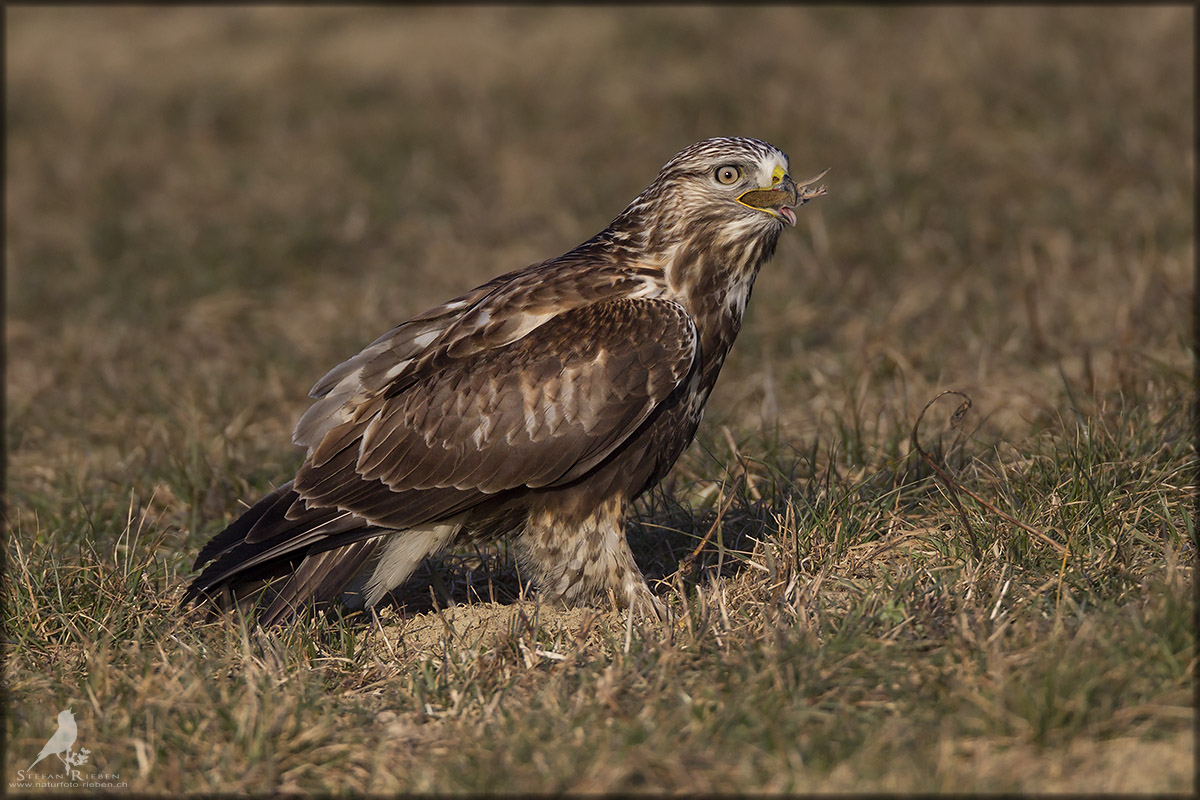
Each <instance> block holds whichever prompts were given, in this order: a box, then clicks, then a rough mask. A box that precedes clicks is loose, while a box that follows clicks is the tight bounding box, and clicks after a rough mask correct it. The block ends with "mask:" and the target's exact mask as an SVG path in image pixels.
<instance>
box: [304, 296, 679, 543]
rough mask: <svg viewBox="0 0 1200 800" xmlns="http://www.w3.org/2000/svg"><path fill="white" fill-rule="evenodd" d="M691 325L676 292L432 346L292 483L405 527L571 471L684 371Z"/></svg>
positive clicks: (599, 456) (609, 446)
mask: <svg viewBox="0 0 1200 800" xmlns="http://www.w3.org/2000/svg"><path fill="white" fill-rule="evenodd" d="M696 338H697V337H696V330H695V326H694V324H693V323H692V321H691V319H690V318H689V317H688V316H687V314H686V312H685V311H684V310H683V309H682V307H680V306H679V305H677V304H676V303H674V302H671V301H668V300H662V299H629V298H625V299H620V300H606V301H602V302H599V303H594V304H592V305H588V306H583V307H579V308H573V309H570V310H567V311H565V312H563V313H560V314H558V315H557V316H555V317H553V318H551V319H549V320H548V321H546V322H544V323H543V324H541V325H540V326H538V327H537V328H535V329H533V330H532V331H531V332H529V333H528V334H526V335H525V336H524V337H523V338H521V339H518V340H517V341H515V342H507V343H505V344H503V345H502V346H499V347H493V348H491V349H483V348H481V347H478V346H473V347H464V350H465V351H466V352H468V353H469V357H467V358H453V357H449V356H445V357H440V358H439V357H435V358H431V360H430V363H431V364H436V365H437V367H436V369H433V370H430V371H427V372H426V374H425V375H424V376H423V377H422V378H421V379H419V380H417V381H416V382H415V383H412V384H411V385H409V386H408V387H407V388H406V389H405V390H404V391H402V392H400V393H399V394H396V395H394V396H390V395H389V392H387V391H386V390H385V391H384V392H382V393H380V394H378V395H376V396H375V397H373V398H371V399H369V400H366V401H365V402H362V403H361V404H360V405H359V407H358V409H357V411H356V413H355V414H354V415H353V417H352V418H351V419H349V420H347V421H346V422H344V423H341V424H339V425H337V426H336V427H334V428H333V429H331V430H330V431H329V432H328V433H327V434H326V436H325V437H324V439H323V440H322V441H321V442H320V443H318V444H317V446H316V447H315V448H314V449H313V451H312V453H311V455H310V457H309V459H308V460H307V461H306V462H305V464H304V466H303V467H301V469H300V472H299V473H298V474H297V476H296V481H295V488H296V491H297V492H298V493H299V494H300V496H301V497H303V498H305V500H306V501H307V502H308V503H309V504H310V505H317V506H327V507H337V508H341V509H346V510H349V511H353V512H354V513H355V514H357V515H359V516H361V517H363V518H364V519H366V520H368V521H369V522H371V523H373V524H375V525H380V526H385V527H390V528H405V527H411V526H414V525H420V524H423V523H425V522H429V521H431V520H432V519H436V518H437V517H438V516H441V515H443V514H444V513H446V512H445V509H446V508H447V507H451V508H461V507H463V506H464V504H465V503H469V498H470V497H475V498H476V502H480V501H482V500H484V499H486V497H487V496H488V495H492V494H495V493H497V492H501V491H505V490H511V489H516V488H520V487H530V488H535V487H544V486H553V485H558V484H561V483H567V482H569V481H572V480H575V479H577V478H579V477H581V476H582V475H584V474H585V473H586V472H587V471H588V470H590V469H591V468H592V467H594V466H595V465H596V464H597V463H599V462H600V461H601V460H603V458H604V457H605V456H607V455H608V454H609V453H611V452H612V451H613V450H614V449H615V448H616V447H617V446H618V445H620V443H621V442H622V441H624V440H625V439H626V438H627V437H628V436H629V435H630V434H632V433H633V432H634V431H635V430H636V429H637V427H638V426H639V425H640V424H641V423H642V422H643V421H644V420H645V419H646V418H647V417H648V416H649V415H650V413H651V412H652V411H653V409H654V408H655V407H656V406H657V405H658V404H659V403H661V402H662V401H663V400H665V399H666V398H667V397H668V396H669V395H670V394H671V392H673V391H675V389H676V388H677V387H678V386H679V385H680V383H681V382H683V381H684V379H685V378H686V376H687V375H688V374H689V372H690V371H691V369H692V366H693V362H694V360H695V356H696V347H697V345H696ZM458 341H461V340H458ZM426 494H429V495H432V496H431V497H424V496H422V497H421V498H420V499H421V500H422V501H423V502H411V501H413V500H416V499H417V498H416V497H414V496H413V495H426ZM406 495H407V498H406V497H405V496H406ZM435 498H441V499H440V501H438V500H435ZM400 499H407V500H409V501H410V502H408V503H403V504H398V503H396V501H397V500H400ZM468 507H469V506H468ZM431 514H432V515H436V516H431Z"/></svg>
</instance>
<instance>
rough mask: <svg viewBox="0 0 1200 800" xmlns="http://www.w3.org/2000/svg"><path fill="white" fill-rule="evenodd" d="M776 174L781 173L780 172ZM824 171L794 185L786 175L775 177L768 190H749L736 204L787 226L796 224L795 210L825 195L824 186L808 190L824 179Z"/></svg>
mask: <svg viewBox="0 0 1200 800" xmlns="http://www.w3.org/2000/svg"><path fill="white" fill-rule="evenodd" d="M778 172H781V173H782V170H779V171H778ZM826 172H829V170H827V169H826V170H824V171H822V172H820V173H819V174H817V175H814V176H812V177H811V178H809V179H807V180H805V181H801V182H800V183H796V182H795V181H794V180H792V176H791V175H788V174H787V173H783V174H782V175H778V174H777V175H776V177H775V181H774V185H772V186H771V188H769V189H751V190H750V191H748V192H745V193H743V194H741V195H740V196H738V202H739V203H741V204H742V205H744V206H747V207H748V208H754V209H758V210H759V211H765V212H767V213H768V214H770V215H771V216H773V217H779V218H780V219H782V220H783V221H784V222H786V223H787V224H788V225H795V224H796V209H797V208H799V207H800V206H802V205H804V204H805V203H807V202H808V201H809V200H812V199H813V198H814V197H820V196H821V195H823V194H826V193H827V190H826V188H825V187H824V186H818V187H816V188H810V187H811V186H812V184H814V183H816V182H817V181H819V180H821V178H824V177H825V173H826Z"/></svg>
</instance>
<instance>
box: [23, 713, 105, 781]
mask: <svg viewBox="0 0 1200 800" xmlns="http://www.w3.org/2000/svg"><path fill="white" fill-rule="evenodd" d="M78 736H79V728H78V726H77V725H76V724H75V715H74V714H73V713H72V712H71V709H69V708H68V709H67V710H65V711H60V712H58V730H56V731H55V732H54V735H53V736H51V737H50V741H48V742H46V746H45V747H43V748H42V752H40V753H38V757H37V758H36V759H34V761H33V763H32V764H30V765H29V770H32V769H33V768H34V767H35V766H37V763H38V762H39V761H41V760H42V759H43V758H45V757H46V756H58V759H59V761H62V762H63V772H68V773H69V772H70V771H71V767H76V766H79V765H80V764H83V763H84V762H86V761H87V760H88V756H89V755H91V751H90V750H87V749H84V748H80V749H79V751H78V752H73V751H72V750H71V748H72V747H73V746H74V744H75V739H76V738H77V737H78ZM27 771H28V770H27Z"/></svg>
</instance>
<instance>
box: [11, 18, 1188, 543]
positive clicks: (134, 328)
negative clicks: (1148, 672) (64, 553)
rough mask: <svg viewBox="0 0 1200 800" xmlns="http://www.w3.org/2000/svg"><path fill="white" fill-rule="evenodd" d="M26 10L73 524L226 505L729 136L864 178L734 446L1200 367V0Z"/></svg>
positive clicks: (32, 330)
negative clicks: (323, 415)
mask: <svg viewBox="0 0 1200 800" xmlns="http://www.w3.org/2000/svg"><path fill="white" fill-rule="evenodd" d="M6 19H7V52H6V57H7V86H6V89H7V92H6V111H7V115H6V120H7V157H8V161H7V163H8V170H7V181H6V186H5V190H6V202H7V212H8V213H7V217H6V250H5V256H6V266H7V270H6V289H7V299H6V312H7V323H6V342H7V348H8V371H7V381H6V387H7V400H8V415H7V416H8V420H7V424H8V450H9V458H10V461H9V466H10V472H9V482H10V490H11V492H12V497H13V499H14V501H15V502H16V504H17V505H18V506H22V505H25V506H28V507H33V508H39V507H40V508H42V509H43V511H47V510H48V509H51V508H55V507H57V508H58V511H57V512H55V513H54V514H52V515H51V519H57V520H61V521H63V522H64V523H69V522H70V520H72V519H76V517H77V515H78V514H79V513H80V512H78V511H70V510H64V509H63V508H62V507H61V503H58V502H57V501H56V500H55V498H62V497H66V496H71V495H74V496H76V497H79V496H83V497H92V498H93V500H94V502H95V503H96V504H97V505H99V506H105V505H108V504H113V503H115V504H116V505H117V506H122V507H123V505H124V504H125V503H126V502H127V501H126V500H125V499H122V497H121V494H122V493H124V492H126V491H127V490H128V487H131V486H133V487H136V488H137V489H138V491H139V492H141V493H150V492H151V491H154V492H155V493H156V494H157V497H158V502H159V503H160V504H161V503H165V505H166V507H167V508H168V509H169V514H173V515H175V519H176V520H177V521H178V522H179V523H180V525H182V526H186V527H192V526H196V525H198V526H200V527H203V528H205V529H206V530H208V531H210V532H211V529H212V528H215V527H220V525H221V524H222V522H223V521H224V518H225V516H226V515H228V514H229V513H231V511H230V510H231V509H232V508H233V506H234V501H235V499H236V498H238V497H248V496H249V495H251V494H253V493H254V492H255V491H257V490H260V489H262V488H265V487H266V486H268V485H271V484H273V483H275V482H278V481H280V480H282V479H283V478H285V477H286V474H287V471H288V470H289V469H290V468H292V467H294V466H295V464H296V463H297V459H298V456H299V453H298V452H297V451H296V450H295V448H292V447H291V445H290V444H289V433H290V428H291V425H292V424H293V422H294V420H295V419H296V418H297V417H298V415H299V414H300V413H301V412H302V411H303V409H304V408H305V407H306V399H305V395H306V392H307V390H308V388H309V387H310V386H311V385H312V383H313V382H314V381H315V380H316V379H317V378H318V377H320V376H321V375H322V374H323V373H324V372H325V370H326V369H328V368H329V367H330V366H332V365H333V364H335V363H337V362H339V361H340V360H342V359H344V358H346V357H348V356H350V355H351V354H353V353H354V352H356V351H357V350H358V349H359V348H360V347H362V346H363V345H365V344H366V343H367V342H369V341H370V340H372V339H373V338H374V337H375V336H377V335H378V334H380V333H381V332H383V331H384V330H387V329H388V328H389V327H391V326H392V325H395V324H397V323H398V322H400V321H402V320H404V319H406V318H407V317H408V316H410V315H412V314H414V313H418V312H420V311H422V310H424V309H425V308H427V307H429V306H431V305H433V304H436V303H439V302H441V301H443V300H445V299H447V298H449V297H451V296H454V295H456V294H458V293H460V292H462V291H464V290H466V289H469V288H471V287H473V286H475V285H477V284H478V283H480V282H482V281H484V280H486V279H488V278H490V277H492V276H493V275H495V274H499V273H500V272H504V271H507V270H510V269H514V268H517V267H520V266H523V265H525V264H528V263H531V262H534V261H539V260H541V259H544V258H547V257H551V256H554V255H556V254H558V253H561V252H563V251H565V250H567V249H568V248H570V247H571V246H573V245H574V244H576V243H578V242H579V241H582V240H583V239H585V238H587V237H588V236H590V235H592V234H593V233H595V232H596V231H598V230H600V229H601V228H602V227H603V226H604V225H605V224H606V223H607V222H608V221H609V220H610V219H611V218H612V217H613V216H615V215H616V214H617V213H618V212H619V211H620V210H621V209H622V208H623V207H624V206H625V204H626V203H627V202H628V201H629V200H631V199H632V198H633V197H634V196H635V195H636V194H637V193H638V192H639V191H640V190H641V189H642V188H643V187H644V186H646V185H647V184H648V183H650V181H651V180H653V178H654V176H655V174H656V173H657V170H658V169H659V167H660V166H661V165H662V164H663V163H664V162H665V161H666V160H667V159H668V158H669V157H670V156H671V155H673V154H674V153H675V152H677V151H678V150H680V149H681V148H683V147H685V146H686V145H688V144H691V143H692V142H695V141H697V140H699V139H702V138H705V137H708V136H713V135H744V136H754V137H758V138H762V139H765V140H768V141H770V142H772V143H774V144H776V145H778V146H779V147H781V148H782V149H784V150H785V151H786V152H787V153H789V155H790V157H791V163H792V171H793V174H794V175H796V176H797V177H805V176H808V175H810V174H814V173H816V172H818V171H820V170H822V169H824V168H826V167H828V168H829V169H830V172H829V175H828V177H827V179H826V182H827V184H828V186H829V189H830V193H829V195H828V196H827V197H825V198H822V199H821V200H820V201H818V202H815V203H812V204H810V205H809V206H807V207H805V208H804V209H803V211H802V213H801V215H800V223H799V225H798V227H797V228H796V229H795V230H789V231H787V232H786V235H785V237H784V239H783V240H782V242H781V246H780V248H779V252H778V254H777V256H776V258H775V260H774V261H773V262H772V263H771V264H770V265H769V267H768V268H767V269H766V270H764V272H763V274H762V275H761V277H760V279H759V283H758V286H757V290H756V292H755V296H754V298H753V300H752V302H751V304H750V313H749V317H748V320H747V324H746V328H745V329H744V331H743V334H742V338H741V340H740V341H739V342H738V345H737V347H735V349H734V352H733V356H732V359H731V360H730V362H729V363H728V364H727V366H726V368H725V369H726V373H725V377H724V378H723V379H722V381H721V382H720V383H719V384H718V388H717V391H716V393H715V394H714V397H713V399H712V401H711V403H710V411H709V415H708V420H709V424H708V425H706V426H705V427H704V428H703V432H702V434H701V439H702V441H703V442H707V446H709V447H711V448H718V449H719V448H723V447H725V443H726V442H727V441H729V439H730V437H726V436H724V435H723V434H722V433H721V428H722V427H725V428H728V429H729V430H730V431H731V432H732V436H731V438H732V439H733V440H736V441H742V440H743V439H744V438H745V437H752V436H755V435H758V434H759V433H762V432H769V433H770V434H771V435H776V436H779V437H781V438H782V439H783V440H784V441H786V442H792V443H795V444H797V445H798V446H805V444H806V443H809V442H813V441H820V440H823V439H827V438H831V437H832V436H833V434H831V433H830V431H831V428H835V429H838V430H839V431H840V433H839V434H838V435H840V436H843V437H845V436H847V435H848V434H847V430H848V429H857V433H855V436H856V437H857V441H858V444H859V445H860V446H865V447H866V448H867V449H868V450H869V449H870V448H873V447H874V448H878V447H885V446H886V447H892V446H893V445H895V443H896V442H898V441H901V440H903V439H904V438H905V436H906V435H907V430H908V427H909V426H910V425H911V424H912V421H913V419H914V417H915V415H916V413H917V412H918V411H919V410H920V408H921V406H922V405H923V404H924V403H925V401H926V400H928V399H929V398H930V397H931V396H932V395H933V394H934V393H936V392H937V391H939V390H941V389H944V388H958V389H965V390H968V391H970V392H971V394H972V396H973V397H974V398H975V400H976V412H977V413H978V416H977V418H976V423H975V424H976V426H977V428H978V430H977V433H978V435H980V436H986V435H990V436H992V437H993V438H995V437H1002V438H1008V439H1012V440H1020V439H1021V438H1022V437H1025V436H1028V435H1030V434H1032V433H1035V432H1036V431H1037V430H1038V429H1039V428H1040V427H1042V426H1045V425H1047V424H1051V423H1053V421H1054V420H1056V419H1058V418H1060V417H1062V416H1063V415H1064V414H1068V415H1069V414H1071V413H1074V412H1078V413H1083V414H1087V413H1092V412H1093V411H1095V410H1096V409H1097V408H1100V407H1102V406H1103V405H1104V404H1105V403H1106V402H1109V401H1111V400H1112V399H1113V398H1119V397H1130V396H1136V397H1137V398H1139V401H1140V402H1145V403H1146V404H1148V406H1149V407H1151V408H1156V409H1158V411H1156V412H1155V413H1161V414H1169V413H1175V412H1176V411H1178V410H1179V405H1180V404H1181V403H1182V402H1183V400H1182V398H1186V396H1187V392H1188V379H1187V373H1188V370H1189V365H1190V362H1189V360H1188V347H1189V339H1190V331H1191V326H1190V323H1189V313H1190V308H1191V298H1192V292H1193V279H1192V263H1193V258H1194V239H1193V237H1194V230H1193V220H1194V211H1195V207H1194V173H1195V154H1194V149H1193V137H1194V120H1193V108H1194V81H1193V77H1192V76H1193V72H1192V68H1193V63H1194V41H1193V35H1192V26H1191V22H1192V13H1191V11H1190V10H1189V9H1186V8H1136V9H1133V8H1128V9H1121V8H1104V9H1085V8H1055V9H1044V8H1025V7H1019V8H982V9H960V8H901V9H873V8H844V9H837V8H788V7H769V8H755V7H746V6H737V7H727V8H713V7H702V8H686V7H669V8H591V7H583V8H545V9H540V8H539V9H534V8H503V7H487V8H453V9H434V8H407V7H406V8H359V9H354V8H347V9H315V8H314V9H310V8H213V9H198V8H95V9H93V8H58V9H52V8H15V9H10V10H9V11H8V12H7V15H6ZM1156 404H1157V405H1156ZM888 441H891V442H892V443H893V444H892V445H885V444H882V443H885V442H888ZM851 444H852V443H851ZM895 446H899V447H901V449H903V443H902V442H901V444H899V445H895ZM691 463H692V467H691V468H694V469H695V470H696V471H697V473H698V474H705V473H711V472H714V471H716V470H717V469H718V465H715V464H713V463H712V462H711V461H703V462H697V461H694V460H693V461H692V462H691ZM682 469H684V470H687V469H689V467H688V466H687V463H685V464H684V466H683V467H682ZM114 488H119V489H120V492H116V493H114V492H113V489H114Z"/></svg>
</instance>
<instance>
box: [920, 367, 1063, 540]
mask: <svg viewBox="0 0 1200 800" xmlns="http://www.w3.org/2000/svg"><path fill="white" fill-rule="evenodd" d="M948 394H953V395H957V396H959V397H961V398H963V402H962V403H960V404H959V406H958V408H956V409H955V410H954V413H953V414H951V415H950V427H952V428H957V427H958V426H959V425H961V424H962V421H963V418H964V417H965V416H966V415H967V411H969V410H970V408H971V398H970V397H968V396H967V395H966V394H963V393H962V392H958V391H955V390H953V389H947V390H946V391H944V392H940V393H938V394H937V395H935V396H934V397H933V399H932V400H930V401H929V402H928V403H926V404H925V407H924V408H923V409H921V413H920V414H918V415H917V421H916V422H914V423H913V427H912V436H911V439H912V446H913V449H914V450H916V451H917V454H918V455H920V456H921V458H923V459H925V463H927V464H929V466H930V467H931V468H932V469H933V471H934V473H935V474H936V475H937V476H938V479H939V480H940V481H941V482H942V485H943V486H945V487H946V491H947V492H949V494H950V501H951V502H952V503H954V508H955V509H956V510H957V511H958V516H959V519H961V520H962V523H963V527H964V528H965V529H966V531H967V536H968V537H969V538H970V539H971V550H972V552H973V553H974V554H975V558H976V559H980V558H982V556H983V554H982V552H981V551H980V549H979V542H978V541H977V540H976V538H975V530H974V529H973V528H972V527H971V521H970V520H969V519H968V518H967V512H966V510H965V509H964V508H963V507H962V503H961V502H959V499H958V492H960V491H961V492H963V493H964V494H966V495H967V496H968V497H970V498H971V499H972V500H974V501H975V502H976V503H979V504H980V505H981V506H983V507H984V508H986V509H987V510H988V511H991V512H992V513H993V514H996V515H997V516H999V517H1001V518H1002V519H1005V520H1007V521H1008V522H1011V523H1012V524H1013V525H1016V526H1017V527H1018V528H1020V529H1021V530H1023V531H1026V532H1027V533H1031V534H1033V535H1034V536H1036V537H1037V538H1038V539H1040V540H1042V541H1043V542H1045V543H1046V544H1048V545H1050V546H1051V547H1053V548H1054V549H1055V550H1057V551H1058V552H1060V553H1062V554H1063V559H1064V562H1065V559H1066V557H1067V556H1066V554H1067V548H1066V547H1064V546H1063V545H1062V544H1059V543H1058V542H1056V541H1054V540H1053V539H1051V538H1050V537H1049V536H1047V535H1046V534H1045V533H1043V532H1042V531H1040V530H1038V529H1037V528H1035V527H1033V526H1032V525H1026V524H1025V523H1024V522H1021V520H1019V519H1016V518H1015V517H1013V516H1011V515H1009V514H1006V513H1004V512H1003V511H1001V510H1000V509H998V508H996V507H995V506H994V505H992V504H991V503H989V502H988V501H987V500H984V499H983V498H982V497H980V496H979V495H977V494H975V493H974V492H972V491H971V490H970V489H968V488H966V487H965V486H963V485H962V484H961V483H959V482H958V481H957V480H955V479H954V478H953V477H952V476H951V475H950V474H949V473H948V472H946V470H944V469H942V467H941V466H940V465H939V464H938V463H937V462H936V461H934V459H933V456H931V455H929V453H927V452H926V451H925V448H923V447H921V442H920V439H919V438H918V437H917V432H918V430H919V429H920V427H921V420H923V419H924V418H925V412H926V411H928V410H929V407H930V406H932V405H933V404H934V403H936V402H937V401H938V400H940V399H942V398H943V397H944V396H946V395H948Z"/></svg>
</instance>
